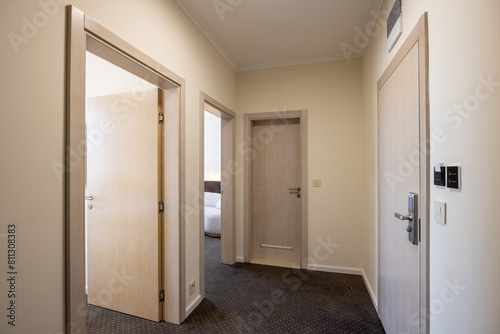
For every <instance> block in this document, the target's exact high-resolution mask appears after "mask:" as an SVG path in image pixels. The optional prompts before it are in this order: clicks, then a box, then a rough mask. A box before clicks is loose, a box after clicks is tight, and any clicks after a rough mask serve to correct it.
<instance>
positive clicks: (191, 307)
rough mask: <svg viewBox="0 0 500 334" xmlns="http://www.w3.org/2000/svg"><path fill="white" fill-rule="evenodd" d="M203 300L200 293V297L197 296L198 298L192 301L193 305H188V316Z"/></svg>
mask: <svg viewBox="0 0 500 334" xmlns="http://www.w3.org/2000/svg"><path fill="white" fill-rule="evenodd" d="M201 300H202V299H201V295H199V296H198V298H196V299H195V300H194V302H192V303H191V305H189V306H188V307H187V309H186V318H187V317H188V316H189V315H190V314H191V312H193V311H194V309H195V308H196V307H198V305H200V303H201Z"/></svg>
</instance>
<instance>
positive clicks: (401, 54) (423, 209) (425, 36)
mask: <svg viewBox="0 0 500 334" xmlns="http://www.w3.org/2000/svg"><path fill="white" fill-rule="evenodd" d="M417 43H418V53H419V54H418V59H419V98H420V106H419V137H420V138H419V152H420V166H419V177H420V186H419V188H420V189H419V195H420V198H419V201H418V205H419V212H420V219H421V223H420V243H419V247H420V256H419V257H420V261H419V262H420V317H419V318H418V319H419V321H420V323H421V324H422V326H424V328H423V330H424V332H423V333H429V314H430V309H429V217H430V215H429V200H430V192H429V191H430V162H429V160H430V143H429V31H428V14H427V12H425V13H424V14H423V15H422V16H421V17H420V19H419V21H418V23H417V25H416V26H415V28H413V30H412V31H411V32H410V34H409V35H408V37H407V39H406V41H405V42H404V43H403V45H402V46H401V48H400V49H399V51H398V52H397V53H396V55H395V56H394V58H393V59H392V61H391V62H390V64H389V65H388V66H387V69H386V70H385V71H384V73H383V74H382V76H381V77H380V79H379V80H378V81H377V94H378V92H379V91H380V89H381V88H382V87H383V86H384V84H385V83H386V81H387V80H388V79H389V78H390V76H391V75H392V73H393V72H394V71H395V70H396V69H397V67H398V66H399V64H400V63H401V62H402V61H403V59H404V58H405V57H406V55H407V54H408V52H409V51H410V50H411V49H412V48H413V47H414V46H415V44H417ZM377 152H378V145H377ZM377 182H378V181H377ZM377 208H378V196H377ZM377 219H378V218H377ZM379 238H380V234H379ZM378 243H380V239H379V240H378ZM378 257H380V254H378ZM378 273H379V274H378V275H380V271H378ZM377 279H378V278H377ZM378 282H380V280H379V279H378ZM379 284H380V283H379ZM420 330H422V328H420ZM419 333H421V332H419Z"/></svg>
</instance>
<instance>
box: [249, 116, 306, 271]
mask: <svg viewBox="0 0 500 334" xmlns="http://www.w3.org/2000/svg"><path fill="white" fill-rule="evenodd" d="M289 118H299V119H300V142H301V156H302V158H301V162H300V163H301V164H302V165H301V167H302V189H301V195H302V217H301V218H302V219H301V221H302V223H301V225H302V230H301V233H302V240H301V258H300V267H301V268H303V269H307V200H308V179H307V157H308V155H307V110H295V111H283V112H267V113H255V114H253V113H252V114H245V115H244V128H243V131H244V134H243V136H244V143H245V146H244V157H243V158H244V181H243V187H244V190H243V191H244V195H243V196H244V199H243V216H244V232H243V233H244V239H243V240H244V253H243V256H244V258H243V259H244V261H245V262H250V261H251V259H252V226H251V224H252V222H251V220H252V219H251V212H252V209H251V205H252V203H251V200H250V199H251V198H252V194H251V189H252V187H251V185H252V180H251V177H250V175H251V163H252V159H253V150H254V149H255V148H254V147H253V145H252V140H251V134H252V123H253V122H254V121H259V120H270V119H275V120H279V119H289Z"/></svg>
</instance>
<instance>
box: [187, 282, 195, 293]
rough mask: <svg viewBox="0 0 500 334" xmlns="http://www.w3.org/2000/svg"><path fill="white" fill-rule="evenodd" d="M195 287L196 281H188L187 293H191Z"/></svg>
mask: <svg viewBox="0 0 500 334" xmlns="http://www.w3.org/2000/svg"><path fill="white" fill-rule="evenodd" d="M195 289H196V281H192V282H191V283H189V294H190V295H192V294H193V293H194V291H195Z"/></svg>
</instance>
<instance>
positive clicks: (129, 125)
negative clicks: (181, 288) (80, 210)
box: [86, 89, 160, 321]
mask: <svg viewBox="0 0 500 334" xmlns="http://www.w3.org/2000/svg"><path fill="white" fill-rule="evenodd" d="M157 106H158V93H157V90H156V89H150V90H147V91H146V93H145V94H142V95H137V94H135V95H132V94H131V93H123V94H116V95H107V96H100V97H94V98H88V99H87V113H86V114H87V117H86V123H87V138H88V141H89V148H88V158H87V195H92V196H93V200H92V201H88V200H87V201H86V203H87V205H89V204H91V205H92V208H88V207H87V230H88V231H87V233H88V243H87V245H88V302H89V304H93V305H97V306H101V307H105V308H108V309H111V310H115V311H119V312H123V313H126V314H130V315H134V316H137V317H141V318H146V319H150V320H154V321H159V320H160V308H159V305H160V304H159V297H158V296H159V289H160V263H159V261H160V257H159V252H160V246H159V245H160V232H159V223H158V222H159V220H158V214H159V213H158V201H159V199H158V196H159V175H158V170H159V168H158V152H159V150H158V113H157ZM93 141H95V143H94V142H93Z"/></svg>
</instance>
